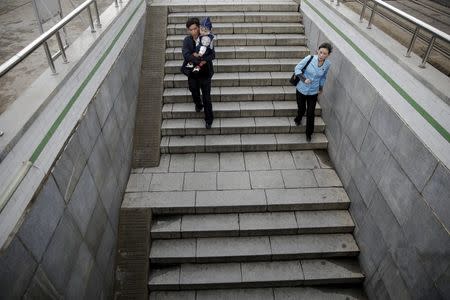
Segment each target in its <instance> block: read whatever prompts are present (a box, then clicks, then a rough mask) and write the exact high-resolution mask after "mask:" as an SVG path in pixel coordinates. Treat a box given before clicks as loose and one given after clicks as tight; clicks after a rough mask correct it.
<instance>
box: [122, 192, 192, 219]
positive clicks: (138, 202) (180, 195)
mask: <svg viewBox="0 0 450 300" xmlns="http://www.w3.org/2000/svg"><path fill="white" fill-rule="evenodd" d="M127 208H151V209H152V211H153V212H154V213H156V214H176V213H194V212H195V192H146V193H126V194H125V197H124V200H123V203H122V209H127Z"/></svg>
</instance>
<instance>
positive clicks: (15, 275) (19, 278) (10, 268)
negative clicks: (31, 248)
mask: <svg viewBox="0 0 450 300" xmlns="http://www.w3.org/2000/svg"><path fill="white" fill-rule="evenodd" d="M36 267H37V263H36V261H35V260H34V258H33V257H32V255H31V253H29V252H28V251H27V250H26V248H25V247H24V245H23V244H22V242H21V241H20V240H19V239H18V238H15V239H13V241H12V242H11V244H10V245H9V248H8V249H7V251H6V252H5V253H3V255H2V256H1V257H0V289H1V291H2V298H3V297H4V298H5V299H14V298H15V299H20V297H21V296H22V294H23V292H24V290H25V287H26V286H28V284H29V283H30V281H31V280H32V278H33V274H34V272H35V269H36Z"/></svg>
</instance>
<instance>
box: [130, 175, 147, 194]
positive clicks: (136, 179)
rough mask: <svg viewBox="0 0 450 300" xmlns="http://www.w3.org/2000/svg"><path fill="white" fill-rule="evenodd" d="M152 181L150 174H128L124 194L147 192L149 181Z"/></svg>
mask: <svg viewBox="0 0 450 300" xmlns="http://www.w3.org/2000/svg"><path fill="white" fill-rule="evenodd" d="M151 180H152V174H151V173H145V174H130V179H128V184H127V188H126V190H125V191H126V192H147V191H148V190H149V188H150V181H151Z"/></svg>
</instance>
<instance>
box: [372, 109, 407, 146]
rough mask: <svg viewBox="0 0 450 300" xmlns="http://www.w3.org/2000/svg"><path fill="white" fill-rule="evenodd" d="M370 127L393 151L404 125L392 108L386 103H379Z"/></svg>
mask: <svg viewBox="0 0 450 300" xmlns="http://www.w3.org/2000/svg"><path fill="white" fill-rule="evenodd" d="M370 125H371V126H372V128H373V129H374V130H375V131H376V133H377V134H378V136H380V137H381V139H382V140H383V143H384V144H385V145H386V146H387V148H388V149H389V150H390V151H393V150H394V147H395V145H396V144H397V140H398V136H399V134H400V130H401V128H402V127H403V124H402V121H401V120H400V119H399V117H398V115H397V114H396V113H395V112H393V111H392V108H391V107H389V105H388V104H386V102H384V101H378V102H377V104H376V106H375V108H374V111H373V114H372V119H371V120H370Z"/></svg>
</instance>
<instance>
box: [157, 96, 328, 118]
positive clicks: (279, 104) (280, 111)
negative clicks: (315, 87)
mask: <svg viewBox="0 0 450 300" xmlns="http://www.w3.org/2000/svg"><path fill="white" fill-rule="evenodd" d="M189 100H190V99H189ZM189 100H187V101H189ZM213 109H214V117H216V118H239V117H295V116H296V115H297V103H296V102H295V101H242V102H214V103H213ZM321 113H322V109H321V107H320V104H319V103H317V104H316V111H315V114H316V116H320V115H321ZM204 117H205V115H204V113H203V112H196V111H195V106H194V104H193V103H192V100H191V102H186V103H168V104H164V105H163V108H162V118H163V120H167V119H183V118H186V119H187V118H190V119H203V118H204Z"/></svg>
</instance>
